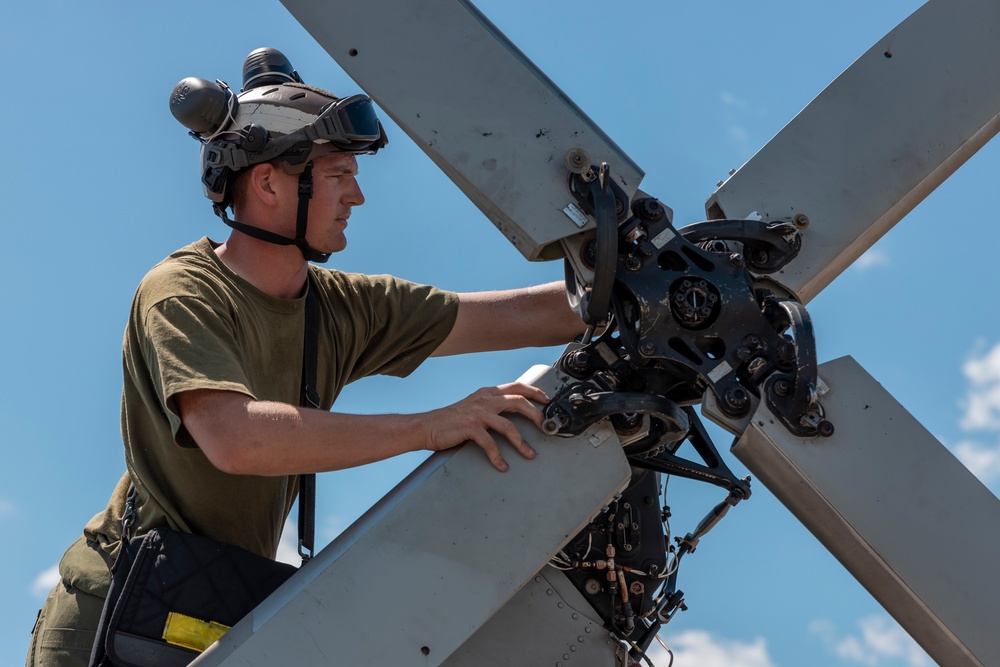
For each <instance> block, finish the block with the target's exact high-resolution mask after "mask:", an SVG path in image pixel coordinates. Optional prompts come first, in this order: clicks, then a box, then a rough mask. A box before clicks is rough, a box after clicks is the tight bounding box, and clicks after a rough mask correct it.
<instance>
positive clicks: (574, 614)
mask: <svg viewBox="0 0 1000 667" xmlns="http://www.w3.org/2000/svg"><path fill="white" fill-rule="evenodd" d="M578 618H580V614H577V613H576V612H573V620H574V621H575V620H576V619H578Z"/></svg>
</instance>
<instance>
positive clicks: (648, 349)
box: [639, 340, 656, 357]
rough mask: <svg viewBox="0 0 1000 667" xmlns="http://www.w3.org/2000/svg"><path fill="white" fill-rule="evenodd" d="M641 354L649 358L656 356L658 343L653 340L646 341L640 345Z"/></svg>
mask: <svg viewBox="0 0 1000 667" xmlns="http://www.w3.org/2000/svg"><path fill="white" fill-rule="evenodd" d="M639 352H640V353H642V354H643V355H645V356H647V357H651V356H653V355H654V354H656V343H654V342H653V341H651V340H644V341H642V342H641V343H639Z"/></svg>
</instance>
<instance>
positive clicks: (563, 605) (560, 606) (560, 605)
mask: <svg viewBox="0 0 1000 667" xmlns="http://www.w3.org/2000/svg"><path fill="white" fill-rule="evenodd" d="M556 606H557V607H559V608H560V609H562V608H563V607H565V606H566V605H565V604H563V603H562V602H560V603H559V604H557V605H556Z"/></svg>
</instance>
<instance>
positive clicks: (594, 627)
mask: <svg viewBox="0 0 1000 667" xmlns="http://www.w3.org/2000/svg"><path fill="white" fill-rule="evenodd" d="M602 626H603V623H602V621H601V620H600V618H599V617H598V616H597V614H595V613H594V609H593V607H591V606H590V603H588V602H587V600H586V599H585V598H584V597H583V594H582V593H580V591H579V590H577V589H576V588H575V587H574V586H573V584H572V583H571V582H570V581H569V580H568V579H567V578H566V576H565V575H564V574H563V573H562V572H560V571H559V570H556V569H553V568H551V567H546V568H545V569H544V570H542V571H541V572H539V573H538V574H537V575H535V576H534V577H533V578H532V579H531V580H530V581H529V582H528V583H527V584H526V585H525V586H524V588H522V589H521V590H520V591H519V592H518V594H517V595H516V596H514V598H513V599H512V600H511V601H510V602H508V603H507V604H506V605H505V606H504V608H503V609H501V610H500V611H499V612H497V613H496V614H495V615H494V616H493V618H491V619H490V620H489V621H488V622H487V623H486V625H484V626H483V627H481V628H480V629H479V631H478V632H476V634H474V635H473V636H472V637H471V638H470V639H469V641H467V642H465V644H463V645H462V646H461V648H459V649H458V650H457V651H455V653H454V654H452V656H451V657H450V658H448V660H446V661H445V662H444V664H443V665H442V667H484V665H489V667H526V666H527V665H557V664H562V665H563V667H574V666H575V665H580V666H581V667H588V666H590V665H594V666H599V667H614V666H615V664H616V663H615V659H616V655H617V656H618V657H622V658H623V657H624V656H623V654H624V651H621V650H619V649H618V647H619V644H618V642H617V641H616V640H614V639H612V638H611V636H610V635H609V634H608V632H607V630H605V629H604V628H603V627H602Z"/></svg>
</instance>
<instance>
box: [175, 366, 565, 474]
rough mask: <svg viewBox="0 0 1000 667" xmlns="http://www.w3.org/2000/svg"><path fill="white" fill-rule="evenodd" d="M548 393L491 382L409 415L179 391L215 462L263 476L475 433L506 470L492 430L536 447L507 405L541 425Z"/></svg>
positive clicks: (198, 438)
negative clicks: (450, 402) (345, 411)
mask: <svg viewBox="0 0 1000 667" xmlns="http://www.w3.org/2000/svg"><path fill="white" fill-rule="evenodd" d="M547 401H548V398H547V397H546V396H545V393H544V392H542V391H541V390H540V389H538V388H536V387H531V386H528V385H524V384H520V383H516V382H515V383H511V384H507V385H501V386H499V387H485V388H483V389H480V390H478V391H476V392H474V393H473V394H472V395H470V396H468V397H466V398H464V399H463V400H461V401H459V402H457V403H455V404H453V405H449V406H446V407H443V408H440V409H437V410H433V411H430V412H424V413H418V414H410V415H400V414H388V415H350V414H343V413H336V412H325V411H323V410H314V409H311V408H301V407H297V406H294V405H290V404H287V403H277V402H270V401H257V400H254V399H253V398H251V397H249V396H247V395H246V394H241V393H236V392H230V391H215V390H195V391H189V392H184V393H181V394H178V395H177V404H178V406H179V408H180V412H181V419H182V421H183V422H184V426H185V428H187V430H188V433H190V435H191V437H192V438H194V440H195V442H196V443H197V444H198V446H199V447H200V448H201V450H202V452H204V454H205V456H206V457H208V459H209V461H211V463H212V464H213V465H214V466H215V467H217V468H219V469H220V470H222V471H223V472H226V473H230V474H234V475H262V476H274V475H290V474H300V473H310V472H322V471H327V470H340V469H343V468H351V467H354V466H359V465H364V464H366V463H372V462H374V461H381V460H383V459H387V458H391V457H393V456H396V455H398V454H403V453H405V452H411V451H417V450H432V451H437V450H442V449H448V448H450V447H454V446H456V445H460V444H462V443H463V442H465V441H470V440H471V441H473V442H475V443H476V444H477V445H478V446H479V447H480V448H481V449H482V450H483V451H484V452H485V453H486V455H487V457H488V458H489V460H490V462H491V463H492V464H493V466H494V467H496V468H497V469H498V470H501V471H503V470H506V469H507V465H506V463H505V461H504V459H503V456H502V455H501V454H500V450H499V448H498V447H497V444H496V441H495V440H494V437H493V435H492V434H500V435H503V436H504V437H505V438H506V439H507V440H508V441H509V442H510V443H511V444H513V445H514V447H515V448H516V449H517V450H518V451H519V452H520V453H521V454H522V455H523V456H526V457H528V458H532V457H534V455H535V452H534V450H533V449H532V448H531V446H530V445H528V443H527V442H525V441H524V438H523V437H522V436H521V434H520V432H519V431H518V430H517V429H516V428H515V427H514V425H513V424H512V423H511V422H510V420H508V419H507V418H506V417H504V416H503V415H504V413H508V414H509V413H519V414H521V415H523V416H525V417H527V418H529V419H530V420H531V421H532V422H533V423H534V424H535V426H536V427H538V428H541V423H542V413H541V411H540V410H539V409H538V407H537V406H536V404H537V403H546V402H547Z"/></svg>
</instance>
